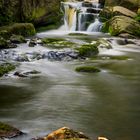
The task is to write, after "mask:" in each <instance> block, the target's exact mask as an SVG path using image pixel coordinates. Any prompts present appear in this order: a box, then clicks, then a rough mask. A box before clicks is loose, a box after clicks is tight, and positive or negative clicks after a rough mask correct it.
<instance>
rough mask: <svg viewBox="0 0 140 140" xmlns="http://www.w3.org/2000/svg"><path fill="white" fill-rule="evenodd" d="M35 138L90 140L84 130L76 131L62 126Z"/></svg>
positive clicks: (42, 139)
mask: <svg viewBox="0 0 140 140" xmlns="http://www.w3.org/2000/svg"><path fill="white" fill-rule="evenodd" d="M33 140H89V137H87V136H86V135H85V134H83V133H82V132H77V131H74V130H73V129H70V128H68V127H62V128H60V129H58V130H56V131H54V132H52V133H50V134H48V135H46V136H45V137H42V138H37V139H33Z"/></svg>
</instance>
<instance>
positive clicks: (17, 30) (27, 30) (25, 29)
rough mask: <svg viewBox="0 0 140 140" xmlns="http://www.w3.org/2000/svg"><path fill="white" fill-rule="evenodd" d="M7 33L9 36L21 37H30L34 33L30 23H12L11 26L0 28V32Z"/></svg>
mask: <svg viewBox="0 0 140 140" xmlns="http://www.w3.org/2000/svg"><path fill="white" fill-rule="evenodd" d="M3 30H4V31H7V32H8V34H9V36H11V35H12V34H15V35H22V36H25V37H27V36H32V35H34V34H35V33H36V31H35V28H34V25H33V24H32V23H14V24H12V25H8V26H3V27H0V31H3Z"/></svg>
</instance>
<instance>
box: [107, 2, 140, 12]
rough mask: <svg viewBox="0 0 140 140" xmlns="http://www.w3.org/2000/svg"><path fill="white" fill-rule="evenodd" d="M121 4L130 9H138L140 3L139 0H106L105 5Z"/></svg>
mask: <svg viewBox="0 0 140 140" xmlns="http://www.w3.org/2000/svg"><path fill="white" fill-rule="evenodd" d="M116 5H120V6H123V7H125V8H128V9H130V10H133V11H136V10H137V9H138V7H139V5H140V1H139V0H105V6H116Z"/></svg>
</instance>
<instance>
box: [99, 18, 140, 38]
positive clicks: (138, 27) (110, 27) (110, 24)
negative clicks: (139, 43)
mask: <svg viewBox="0 0 140 140" xmlns="http://www.w3.org/2000/svg"><path fill="white" fill-rule="evenodd" d="M126 21H127V22H126ZM102 31H104V32H106V31H107V32H109V33H110V34H111V35H114V36H116V35H119V34H122V33H128V34H130V35H134V36H140V24H139V22H137V21H136V20H134V19H132V18H130V17H126V16H115V17H113V18H112V19H111V20H109V21H107V22H106V23H105V24H104V25H103V28H102Z"/></svg>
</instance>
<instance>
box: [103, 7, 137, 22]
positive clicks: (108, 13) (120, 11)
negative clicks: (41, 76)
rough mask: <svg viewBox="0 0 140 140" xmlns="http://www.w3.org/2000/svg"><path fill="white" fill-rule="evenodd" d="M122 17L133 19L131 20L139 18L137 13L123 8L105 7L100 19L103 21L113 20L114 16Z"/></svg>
mask: <svg viewBox="0 0 140 140" xmlns="http://www.w3.org/2000/svg"><path fill="white" fill-rule="evenodd" d="M121 15H123V16H127V17H131V18H134V17H136V16H137V14H136V12H133V11H131V10H129V9H127V8H125V7H122V6H114V7H111V6H110V7H105V8H104V9H103V10H102V11H101V12H100V17H101V19H102V21H105V20H108V19H111V18H112V17H114V16H121Z"/></svg>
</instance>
